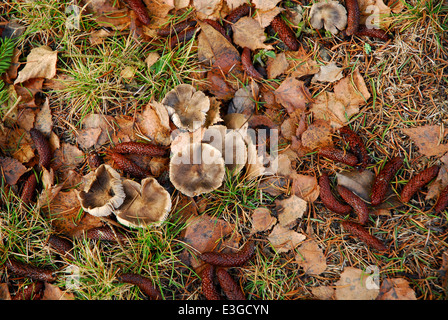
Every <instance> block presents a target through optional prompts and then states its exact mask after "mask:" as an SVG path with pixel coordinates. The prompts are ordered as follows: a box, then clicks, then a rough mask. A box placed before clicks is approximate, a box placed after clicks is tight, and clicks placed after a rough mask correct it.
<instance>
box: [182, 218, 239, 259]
mask: <svg viewBox="0 0 448 320" xmlns="http://www.w3.org/2000/svg"><path fill="white" fill-rule="evenodd" d="M233 230H234V226H233V225H232V224H230V223H229V222H227V221H224V220H222V219H217V218H213V217H210V216H209V215H207V214H202V215H200V216H196V217H193V218H192V219H190V220H189V221H188V222H187V226H186V228H185V230H184V231H183V241H184V242H185V243H186V244H187V245H188V246H189V247H190V248H191V249H190V250H189V251H193V252H194V253H195V254H196V253H197V252H199V253H203V252H208V251H213V250H214V249H215V248H216V247H217V246H218V245H219V242H220V241H221V240H222V239H223V238H224V237H226V236H228V235H229V234H230V233H231V232H232V231H233ZM189 260H190V263H191V264H192V265H193V267H195V266H198V265H200V264H201V263H200V262H199V261H198V260H197V259H196V258H195V257H191V258H190V259H189Z"/></svg>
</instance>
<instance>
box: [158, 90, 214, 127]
mask: <svg viewBox="0 0 448 320" xmlns="http://www.w3.org/2000/svg"><path fill="white" fill-rule="evenodd" d="M162 104H163V105H165V107H166V109H167V111H168V114H169V115H170V117H171V120H172V121H173V123H174V124H175V125H176V127H178V128H179V129H184V130H188V131H190V132H193V131H196V130H197V129H199V128H200V127H201V126H202V125H203V124H204V123H205V119H206V116H207V112H208V110H209V109H210V99H209V98H208V97H207V96H206V95H205V94H204V93H203V92H202V91H196V89H195V88H194V87H193V86H192V85H189V84H181V85H178V86H177V87H175V88H174V89H173V90H171V91H170V92H168V93H167V94H166V96H165V98H163V100H162Z"/></svg>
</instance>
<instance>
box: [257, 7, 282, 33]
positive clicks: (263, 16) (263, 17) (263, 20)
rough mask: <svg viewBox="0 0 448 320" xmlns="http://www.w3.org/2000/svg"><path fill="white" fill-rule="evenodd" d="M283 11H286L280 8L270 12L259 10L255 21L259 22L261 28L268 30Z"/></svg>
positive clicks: (269, 10) (274, 8)
mask: <svg viewBox="0 0 448 320" xmlns="http://www.w3.org/2000/svg"><path fill="white" fill-rule="evenodd" d="M283 10H284V9H283V8H280V7H273V8H272V9H268V10H260V9H258V10H257V11H256V13H255V19H256V20H257V21H258V23H259V24H260V26H262V27H263V28H266V27H267V26H269V25H270V24H271V22H272V20H274V18H275V17H276V16H278V15H279V14H280V12H282V11H283Z"/></svg>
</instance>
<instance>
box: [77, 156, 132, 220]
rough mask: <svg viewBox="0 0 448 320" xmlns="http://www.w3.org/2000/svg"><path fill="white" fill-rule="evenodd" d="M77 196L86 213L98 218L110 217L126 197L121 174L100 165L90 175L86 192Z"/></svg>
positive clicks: (81, 192) (108, 166)
mask: <svg viewBox="0 0 448 320" xmlns="http://www.w3.org/2000/svg"><path fill="white" fill-rule="evenodd" d="M77 195H78V199H79V201H80V203H81V207H82V208H83V209H84V211H86V212H88V213H90V214H91V215H93V216H97V217H104V216H108V215H110V214H111V213H112V212H113V210H114V209H116V208H118V207H119V206H121V204H122V203H123V201H124V198H125V196H126V195H125V193H124V190H123V185H122V183H121V177H120V174H119V173H118V172H117V171H115V170H114V169H113V168H112V167H111V166H110V165H107V164H102V165H100V166H99V167H98V168H97V169H96V170H95V171H94V172H92V174H90V176H89V177H88V181H87V183H86V186H85V187H84V190H82V191H79V192H78V193H77Z"/></svg>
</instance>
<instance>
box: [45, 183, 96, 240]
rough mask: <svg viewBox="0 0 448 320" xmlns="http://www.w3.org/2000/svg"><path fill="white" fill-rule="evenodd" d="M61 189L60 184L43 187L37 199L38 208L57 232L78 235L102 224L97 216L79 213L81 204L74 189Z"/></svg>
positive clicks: (72, 235) (69, 235) (70, 235)
mask: <svg viewBox="0 0 448 320" xmlns="http://www.w3.org/2000/svg"><path fill="white" fill-rule="evenodd" d="M61 189H62V185H56V186H53V187H51V188H49V189H44V190H42V192H41V194H40V195H39V199H38V208H40V209H41V211H42V213H43V214H44V215H45V216H46V218H47V219H49V220H50V221H51V224H52V226H53V228H55V230H56V231H57V232H59V233H62V234H64V235H66V236H68V237H79V236H82V234H83V232H84V231H85V230H88V229H90V228H94V227H100V226H102V225H103V223H102V221H101V219H100V218H98V217H95V216H92V215H91V214H88V213H83V214H80V211H81V205H80V203H79V199H78V196H77V194H76V193H77V190H76V189H71V190H69V191H61Z"/></svg>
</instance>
